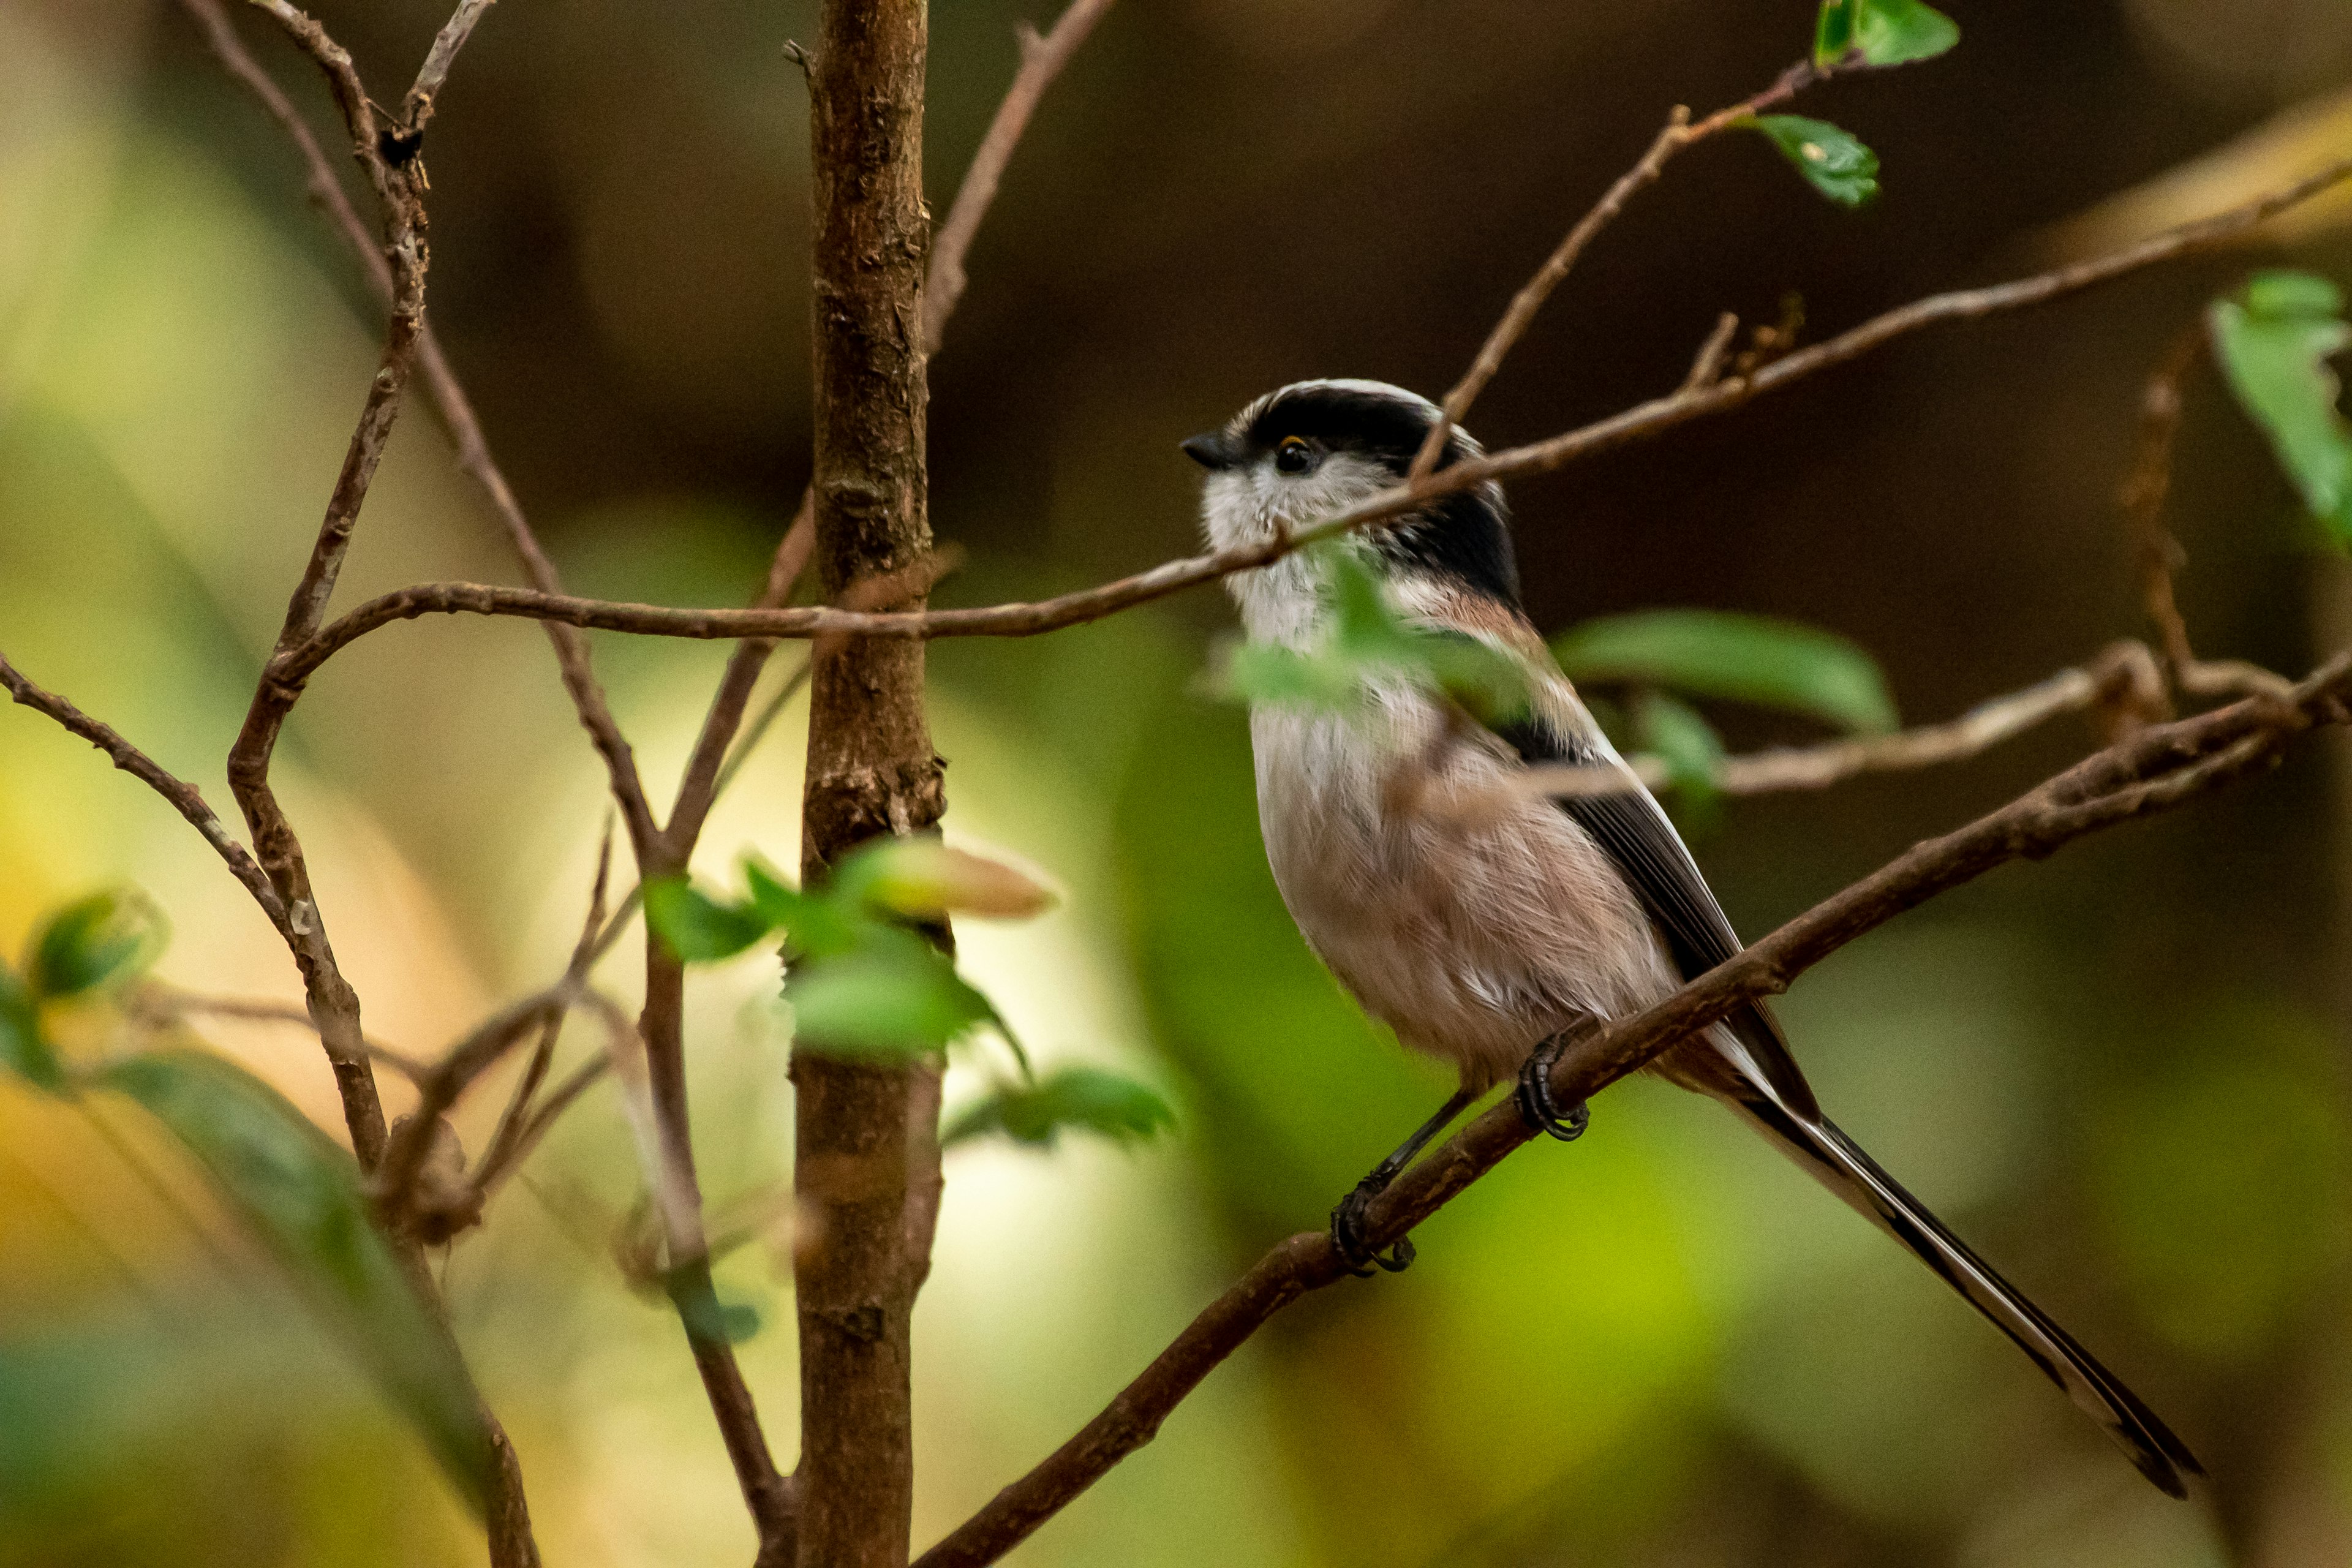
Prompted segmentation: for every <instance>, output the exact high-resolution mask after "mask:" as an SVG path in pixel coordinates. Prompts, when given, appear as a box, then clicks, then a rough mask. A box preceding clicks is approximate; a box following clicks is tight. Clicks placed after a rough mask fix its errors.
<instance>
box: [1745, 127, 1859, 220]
mask: <svg viewBox="0 0 2352 1568" xmlns="http://www.w3.org/2000/svg"><path fill="white" fill-rule="evenodd" d="M1740 123H1741V124H1743V125H1745V126H1747V127H1748V129H1750V130H1753V131H1758V132H1762V133H1763V134H1764V136H1765V138H1766V139H1767V140H1769V142H1771V143H1772V145H1773V146H1775V147H1778V148H1779V149H1780V156H1782V157H1783V158H1786V159H1788V160H1789V162H1790V163H1791V164H1793V165H1794V166H1795V167H1796V171H1797V173H1799V174H1802V175H1804V176H1805V183H1806V184H1810V185H1811V186H1812V187H1813V189H1815V190H1817V191H1819V192H1821V193H1822V195H1825V196H1827V197H1829V199H1830V200H1832V201H1833V202H1835V203H1837V204H1838V205H1840V206H1847V207H1858V206H1860V205H1863V204H1864V202H1866V201H1868V200H1870V199H1871V198H1872V197H1873V196H1875V195H1878V154H1877V153H1874V152H1872V151H1871V150H1870V149H1869V148H1867V147H1865V146H1864V145H1863V144H1862V143H1861V142H1857V141H1855V140H1854V138H1853V136H1852V135H1851V134H1850V133H1848V132H1843V131H1841V130H1839V129H1838V128H1837V127H1836V126H1834V125H1832V124H1831V123H1830V122H1829V121H1826V120H1808V119H1806V118H1805V117H1804V116H1802V115H1801V114H1764V115H1757V116H1752V117H1750V118H1748V119H1747V120H1744V121H1740Z"/></svg>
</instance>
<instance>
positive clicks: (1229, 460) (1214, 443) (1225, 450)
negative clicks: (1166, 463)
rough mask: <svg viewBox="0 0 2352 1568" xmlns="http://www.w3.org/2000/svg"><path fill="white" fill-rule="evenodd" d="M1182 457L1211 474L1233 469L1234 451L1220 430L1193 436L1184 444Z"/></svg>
mask: <svg viewBox="0 0 2352 1568" xmlns="http://www.w3.org/2000/svg"><path fill="white" fill-rule="evenodd" d="M1184 455H1185V456H1186V457H1188V458H1192V460H1193V461H1194V462H1196V463H1198V464H1200V465H1201V467H1202V468H1206V469H1208V470H1209V471H1210V472H1211V473H1217V472H1220V471H1221V470H1223V469H1225V468H1231V467H1233V463H1234V449H1233V445H1232V443H1230V442H1228V441H1227V440H1226V439H1225V437H1224V433H1223V431H1221V430H1219V431H1211V432H1210V433H1209V434H1208V435H1205V436H1195V437H1192V439H1191V440H1189V441H1187V442H1185V443H1184Z"/></svg>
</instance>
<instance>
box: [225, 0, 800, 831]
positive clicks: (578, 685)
mask: <svg viewBox="0 0 2352 1568" xmlns="http://www.w3.org/2000/svg"><path fill="white" fill-rule="evenodd" d="M180 3H181V5H182V6H183V7H184V9H185V10H186V11H187V12H188V14H189V15H190V16H193V17H194V19H195V22H196V25H197V26H198V27H199V28H200V29H201V30H202V31H203V33H204V35H205V42H206V43H207V44H208V45H209V46H210V47H211V48H212V51H213V53H214V54H215V56H217V57H218V58H219V59H220V61H221V64H222V66H223V67H224V68H226V70H227V71H228V73H229V74H230V75H231V76H233V77H235V78H236V79H237V80H238V81H239V82H241V83H243V84H244V85H245V87H246V88H247V90H249V91H250V92H252V94H253V95H254V97H255V98H256V99H257V100H259V101H260V103H261V106H262V109H263V110H265V111H266V112H267V113H268V115H269V117H270V118H271V119H272V120H273V121H277V123H278V128H279V129H280V130H281V131H283V132H285V133H286V136H287V138H288V139H289V141H291V142H293V143H294V147H295V151H296V152H297V153H299V155H300V157H301V160H302V163H303V167H304V170H305V172H306V174H307V175H308V180H309V188H310V195H311V199H312V200H313V201H315V202H316V203H317V204H318V205H319V206H320V208H321V209H322V210H323V211H324V212H325V213H326V215H327V216H328V218H329V220H330V221H331V224H332V225H333V226H334V228H335V230H336V232H337V233H339V234H341V236H342V237H343V239H344V241H345V242H346V243H347V244H349V245H350V246H351V247H352V251H353V252H354V254H356V255H357V256H358V257H359V258H360V259H361V261H362V263H363V264H364V265H365V266H366V268H367V272H368V277H369V279H370V280H371V281H372V282H373V283H374V285H375V289H376V292H377V294H378V295H379V296H381V297H382V298H383V300H385V301H386V302H387V303H389V302H390V301H391V300H392V297H393V274H392V268H391V267H390V266H389V265H388V264H387V263H386V262H385V260H384V258H383V250H382V248H381V247H379V246H378V244H377V243H376V241H375V239H374V238H373V236H371V235H370V234H369V232H368V226H367V224H366V222H365V221H364V220H363V219H362V218H361V216H360V215H359V213H358V211H357V210H356V209H355V208H354V207H353V206H352V203H351V198H350V197H349V196H348V195H345V194H344V192H343V188H342V185H341V182H340V181H338V180H337V179H336V177H335V172H334V165H333V163H332V162H331V160H330V159H329V158H328V157H327V155H326V153H325V151H324V149H322V148H321V147H320V145H319V141H318V138H317V137H316V136H314V135H312V134H311V132H310V126H309V124H308V123H307V122H306V121H304V120H303V119H302V117H301V114H300V112H299V110H296V109H295V107H294V105H293V103H292V102H291V101H290V100H289V99H288V98H287V96H286V94H285V93H284V92H283V91H282V90H280V89H279V88H278V84H277V83H276V82H275V81H273V80H272V79H270V78H269V76H268V73H267V72H265V71H263V70H262V68H260V66H259V65H258V64H257V63H256V62H255V60H254V58H253V57H252V55H251V54H249V53H248V52H247V50H246V48H245V46H244V44H243V43H242V42H241V41H239V39H238V38H237V36H236V30H235V29H234V28H233V27H231V26H230V25H229V21H228V17H227V16H226V13H225V12H224V11H223V10H222V8H221V6H220V4H219V0H180ZM487 4H488V0H482V5H478V6H477V8H476V13H475V14H476V16H477V17H478V15H479V10H480V9H482V8H485V7H486V6H487ZM457 20H458V18H457V16H452V17H451V19H450V23H451V26H455V25H456V24H457ZM470 28H471V23H470V22H468V23H467V29H468V30H469V31H470ZM443 37H444V38H446V37H448V28H446V27H445V28H444V29H443ZM457 41H458V42H462V41H463V39H462V38H460V39H459V40H457ZM440 42H441V40H440V39H436V48H437V47H439V44H440ZM452 52H453V54H454V50H453V51H452ZM430 63H431V62H430V61H429V60H428V62H427V65H428V68H429V67H430ZM442 74H443V75H444V76H446V61H445V62H444V66H443V71H442ZM429 85H431V86H432V87H433V88H434V89H435V90H436V92H437V90H438V87H439V79H437V78H436V79H434V80H433V81H432V82H431V83H430V84H429ZM414 90H415V89H411V91H412V96H413V95H414ZM416 369H417V371H418V373H419V374H421V375H422V376H423V377H424V380H425V390H426V391H427V392H428V393H430V394H431V395H432V399H433V404H434V406H435V408H436V410H437V411H438V413H439V414H440V416H441V421H442V424H443V425H444V426H445V427H446V429H447V430H448V432H449V437H450V441H451V443H452V444H453V445H454V446H455V447H456V448H457V467H458V468H459V470H460V471H462V472H463V473H465V474H466V475H467V477H468V478H470V479H473V481H474V482H475V483H476V484H477V485H478V486H480V487H481V490H482V494H483V497H484V499H485V500H488V502H489V504H490V510H492V511H494V512H495V513H497V515H498V518H499V523H500V525H501V526H502V527H504V529H505V530H506V533H507V540H508V542H509V545H510V546H511V547H512V548H513V550H514V552H515V555H516V558H517V559H518V560H520V562H521V563H522V567H523V572H524V574H525V575H526V576H528V577H529V578H530V582H531V584H532V585H533V586H534V587H537V588H540V589H542V590H544V591H546V592H548V593H561V592H562V590H563V581H562V575H561V574H559V573H558V572H557V571H556V569H555V563H553V562H552V561H551V560H550V559H549V558H548V555H547V552H546V551H545V550H544V549H542V548H541V545H540V542H539V538H538V535H537V534H536V533H535V532H534V531H532V529H531V526H530V519H529V518H528V517H526V516H525V515H524V513H523V510H522V505H521V503H520V501H519V500H516V499H515V493H514V489H513V487H512V486H511V485H509V484H508V483H507V479H506V475H505V473H504V471H503V470H501V469H500V468H499V466H498V463H497V461H496V460H495V459H494V458H492V457H491V455H490V449H489V443H488V438H487V437H485V436H484V435H483V433H482V425H481V420H480V419H479V418H478V416H476V415H475V412H474V406H473V402H472V400H471V399H470V398H468V397H467V395H466V390H465V387H464V386H463V385H462V384H460V383H459V382H458V380H457V373H456V371H454V370H453V369H451V368H450V364H449V361H448V357H447V356H446V354H445V353H443V352H442V348H441V342H440V339H439V337H438V336H437V335H436V333H435V332H434V331H433V329H432V326H431V324H430V323H426V324H425V325H424V326H423V327H422V329H421V330H420V331H419V334H418V338H417V348H416ZM779 602H781V600H780V601H779ZM548 637H549V640H550V642H551V645H552V646H553V647H554V649H555V655H556V663H557V668H558V670H559V671H560V673H561V674H562V679H563V685H564V689H565V691H566V692H567V693H568V694H569V695H570V696H571V698H572V706H573V707H574V708H575V709H576V710H578V711H579V714H580V721H581V724H582V725H583V728H585V729H586V730H587V731H588V734H589V739H590V740H591V742H593V744H594V745H595V748H596V752H597V754H598V756H599V757H600V758H602V759H603V761H604V768H605V773H606V774H607V776H608V781H609V784H610V785H611V788H612V791H613V795H614V800H615V801H616V802H618V804H619V805H620V807H621V811H622V816H623V819H624V820H625V822H626V823H627V824H628V826H629V829H630V836H631V841H632V842H633V843H634V842H636V841H637V840H638V839H639V838H640V837H642V836H645V835H649V834H650V833H651V832H652V831H653V826H654V824H653V812H652V808H651V806H650V805H648V804H647V803H646V796H645V789H644V785H643V784H642V783H641V782H640V780H639V778H638V775H637V769H636V759H635V754H634V752H632V751H631V749H630V746H629V743H628V741H627V740H626V738H625V737H624V736H623V735H622V733H621V729H620V725H619V723H618V722H617V721H615V720H614V717H613V712H612V707H611V704H610V703H609V702H608V701H607V700H606V699H605V696H604V688H603V687H602V685H600V684H599V683H598V681H597V679H596V676H595V671H594V668H593V661H592V657H591V654H590V650H589V647H588V642H587V639H586V638H584V637H581V636H579V635H578V634H577V633H576V632H575V631H573V630H572V628H571V627H568V626H551V627H550V629H549V632H548Z"/></svg>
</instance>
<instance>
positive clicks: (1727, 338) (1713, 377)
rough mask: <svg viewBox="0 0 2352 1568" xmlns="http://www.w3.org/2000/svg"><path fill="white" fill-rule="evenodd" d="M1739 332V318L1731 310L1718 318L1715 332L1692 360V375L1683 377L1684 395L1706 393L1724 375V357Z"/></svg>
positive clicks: (1712, 332)
mask: <svg viewBox="0 0 2352 1568" xmlns="http://www.w3.org/2000/svg"><path fill="white" fill-rule="evenodd" d="M1738 331H1739V318H1738V316H1736V315H1734V314H1733V313H1732V312H1730V311H1729V310H1726V311H1725V312H1724V313H1723V314H1722V315H1720V316H1718V317H1717V318H1716V321H1715V330H1714V331H1711V332H1709V333H1707V335H1706V342H1703V343H1701V344H1700V345H1699V347H1698V353H1696V355H1695V356H1693V358H1692V360H1691V367H1690V374H1688V375H1685V376H1684V377H1683V384H1682V386H1681V387H1680V388H1679V390H1680V391H1682V392H1684V393H1692V392H1704V391H1706V389H1707V388H1708V387H1710V386H1713V385H1714V384H1716V382H1717V380H1718V379H1719V378H1720V377H1721V376H1722V374H1723V361H1724V356H1725V355H1726V354H1727V353H1729V352H1730V350H1731V340H1732V338H1733V337H1735V336H1736V335H1737V334H1738Z"/></svg>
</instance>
